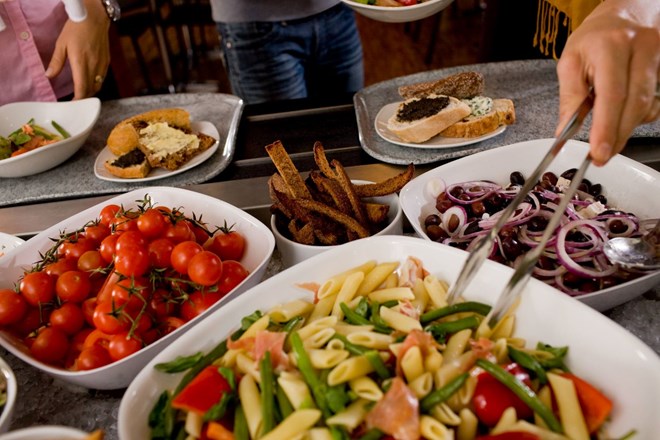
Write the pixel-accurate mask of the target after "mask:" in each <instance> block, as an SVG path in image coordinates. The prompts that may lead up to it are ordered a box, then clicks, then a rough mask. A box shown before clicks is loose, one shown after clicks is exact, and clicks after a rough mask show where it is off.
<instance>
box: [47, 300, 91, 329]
mask: <svg viewBox="0 0 660 440" xmlns="http://www.w3.org/2000/svg"><path fill="white" fill-rule="evenodd" d="M84 325H85V314H84V313H83V311H82V309H81V308H80V306H79V305H78V304H74V303H64V304H62V305H61V306H60V307H59V308H58V309H55V310H53V311H52V313H51V314H50V326H51V327H53V328H56V329H59V330H62V331H63V332H64V333H66V334H67V335H75V334H76V333H78V332H80V330H82V328H83V326H84Z"/></svg>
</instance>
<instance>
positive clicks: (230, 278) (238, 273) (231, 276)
mask: <svg viewBox="0 0 660 440" xmlns="http://www.w3.org/2000/svg"><path fill="white" fill-rule="evenodd" d="M248 275H250V272H249V271H248V270H247V269H246V268H245V267H244V266H243V265H242V264H241V263H239V262H238V261H235V260H225V261H223V262H222V276H221V277H220V281H218V292H219V293H221V294H222V295H226V294H227V293H229V292H230V291H231V290H232V289H233V288H234V287H236V286H238V285H239V284H241V282H243V280H244V279H246V278H247V277H248Z"/></svg>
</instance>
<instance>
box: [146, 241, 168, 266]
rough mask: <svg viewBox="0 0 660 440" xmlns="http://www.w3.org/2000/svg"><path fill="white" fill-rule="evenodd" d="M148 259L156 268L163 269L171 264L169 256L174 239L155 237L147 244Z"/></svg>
mask: <svg viewBox="0 0 660 440" xmlns="http://www.w3.org/2000/svg"><path fill="white" fill-rule="evenodd" d="M147 249H148V252H149V260H150V261H151V265H152V266H153V267H155V268H156V269H165V268H168V267H170V266H171V265H172V263H171V260H170V258H171V256H172V250H173V249H174V241H172V239H170V238H157V239H155V240H154V241H152V242H151V243H149V246H148V248H147Z"/></svg>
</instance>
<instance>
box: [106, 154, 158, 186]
mask: <svg viewBox="0 0 660 440" xmlns="http://www.w3.org/2000/svg"><path fill="white" fill-rule="evenodd" d="M104 166H105V169H106V170H108V172H109V173H110V174H112V175H114V176H117V177H121V178H123V179H140V178H143V177H147V175H149V172H150V171H151V165H149V161H147V158H146V156H145V155H144V153H143V152H142V151H140V149H139V148H134V149H133V150H131V151H129V152H128V153H126V154H122V155H121V156H119V157H117V158H115V159H113V160H107V161H105V163H104Z"/></svg>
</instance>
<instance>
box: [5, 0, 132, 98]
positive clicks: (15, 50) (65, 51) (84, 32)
mask: <svg viewBox="0 0 660 440" xmlns="http://www.w3.org/2000/svg"><path fill="white" fill-rule="evenodd" d="M83 3H84V5H85V8H86V10H87V18H86V19H85V20H83V21H81V22H78V23H76V22H74V21H71V20H69V18H68V16H67V14H66V11H65V9H64V4H63V3H62V2H61V0H0V18H2V21H3V22H4V29H3V30H2V31H0V48H2V49H1V52H2V63H0V105H1V104H6V103H10V102H17V101H56V100H61V99H69V98H73V99H82V98H87V97H89V96H93V95H94V94H96V93H97V92H99V90H100V89H101V86H102V85H103V81H104V79H105V76H106V74H107V71H108V66H109V65H110V43H109V36H108V30H109V28H110V22H111V19H117V18H118V16H112V13H113V9H112V7H111V6H113V5H116V2H115V1H114V0H83ZM106 6H109V7H106ZM115 12H116V13H118V12H119V10H118V8H115Z"/></svg>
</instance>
